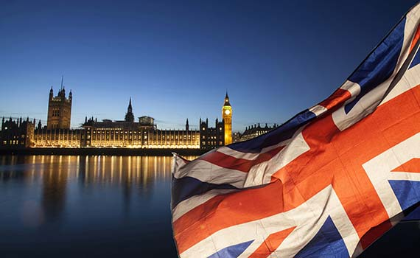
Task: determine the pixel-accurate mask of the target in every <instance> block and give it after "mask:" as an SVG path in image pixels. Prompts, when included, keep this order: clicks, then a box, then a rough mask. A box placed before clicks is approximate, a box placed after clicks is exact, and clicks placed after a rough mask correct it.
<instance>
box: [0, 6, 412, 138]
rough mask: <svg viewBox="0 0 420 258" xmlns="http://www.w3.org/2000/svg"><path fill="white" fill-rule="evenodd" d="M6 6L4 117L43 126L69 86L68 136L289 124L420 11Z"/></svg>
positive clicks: (1, 57)
mask: <svg viewBox="0 0 420 258" xmlns="http://www.w3.org/2000/svg"><path fill="white" fill-rule="evenodd" d="M87 2H88V1H74V0H73V1H58V0H54V1H12V0H1V1H0V89H1V92H0V116H7V117H9V116H12V117H20V116H23V117H26V116H29V117H31V118H36V119H42V120H43V122H45V121H46V118H47V108H48V93H49V89H50V87H51V86H53V88H54V95H55V94H56V93H57V91H58V89H59V88H60V83H61V76H62V75H64V86H65V88H66V91H67V93H68V91H69V90H70V89H71V90H72V91H73V108H72V126H73V127H77V126H80V124H81V123H82V122H83V121H84V117H85V116H94V117H97V118H98V120H101V119H113V120H123V119H124V115H125V112H126V109H127V105H128V101H129V99H130V97H131V98H132V103H133V112H134V115H135V117H139V116H143V115H149V116H152V117H154V118H155V119H156V123H157V124H158V128H182V127H183V126H184V124H185V120H186V118H189V121H190V125H191V126H192V127H193V128H197V125H198V120H199V119H200V118H202V119H205V118H209V120H210V121H211V123H212V124H213V121H214V119H215V118H217V117H219V118H220V117H221V107H222V104H223V99H224V96H225V92H226V90H227V91H228V92H229V96H230V103H231V104H232V108H233V130H234V131H243V130H244V128H245V126H249V125H251V124H253V123H270V124H272V123H282V122H284V121H286V120H287V119H289V118H290V117H292V116H293V115H294V114H296V113H297V112H299V111H301V110H303V109H305V108H308V107H310V106H312V105H314V104H316V103H318V102H320V101H321V100H323V99H324V98H326V97H327V96H328V95H330V94H331V93H332V92H333V91H334V90H335V89H336V88H338V87H339V86H340V85H341V84H342V83H343V82H344V81H345V80H346V78H347V77H348V76H349V75H350V74H351V73H352V71H353V70H354V69H355V68H356V67H357V66H358V65H359V64H360V63H361V62H362V60H363V59H364V58H365V57H366V56H367V54H369V52H370V51H371V50H372V49H373V48H374V47H375V46H376V45H377V44H378V43H379V42H380V40H381V39H382V38H383V37H384V36H385V35H386V34H387V33H388V32H389V31H390V30H391V28H392V27H393V26H394V25H395V24H396V23H397V22H398V21H399V20H400V18H401V17H402V16H403V15H404V14H405V13H406V12H407V11H408V10H409V9H410V7H412V6H413V5H414V4H415V3H416V2H417V1H414V0H413V1H409V0H405V1H404V0H390V1H384V0H375V1H374V0H372V1H367V0H365V1H362V0H360V1H345V2H343V1H333V0H329V1H228V0H220V1H205V0H198V1H170V0H168V1H157V0H153V1H104V0H101V1H89V3H87Z"/></svg>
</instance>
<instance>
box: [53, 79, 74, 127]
mask: <svg viewBox="0 0 420 258" xmlns="http://www.w3.org/2000/svg"><path fill="white" fill-rule="evenodd" d="M72 98H73V94H72V92H71V91H70V93H69V97H68V98H66V90H65V89H64V86H63V80H61V89H60V90H59V91H58V95H57V96H56V97H54V93H53V88H52V87H51V90H50V96H49V99H48V117H47V129H70V121H71V104H72Z"/></svg>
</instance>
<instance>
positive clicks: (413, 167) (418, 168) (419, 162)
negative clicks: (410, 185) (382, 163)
mask: <svg viewBox="0 0 420 258" xmlns="http://www.w3.org/2000/svg"><path fill="white" fill-rule="evenodd" d="M392 172H411V173H420V159H418V158H414V159H410V160H409V161H407V162H406V163H404V164H402V165H401V166H399V167H397V168H395V169H393V170H392Z"/></svg>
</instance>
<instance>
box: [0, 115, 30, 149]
mask: <svg viewBox="0 0 420 258" xmlns="http://www.w3.org/2000/svg"><path fill="white" fill-rule="evenodd" d="M34 124H35V121H34V122H33V123H32V122H30V121H29V118H27V119H26V120H22V118H19V119H17V118H16V119H12V118H9V119H7V120H5V118H4V117H3V119H2V124H1V131H0V147H3V148H8V147H13V148H16V147H18V148H25V147H31V141H32V139H33V136H34Z"/></svg>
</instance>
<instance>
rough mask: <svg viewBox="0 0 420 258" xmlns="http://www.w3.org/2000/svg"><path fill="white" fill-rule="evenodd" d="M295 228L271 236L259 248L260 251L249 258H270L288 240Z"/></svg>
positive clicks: (256, 251)
mask: <svg viewBox="0 0 420 258" xmlns="http://www.w3.org/2000/svg"><path fill="white" fill-rule="evenodd" d="M295 228H296V227H291V228H288V229H285V230H282V231H279V232H276V233H273V234H271V235H269V236H268V237H267V239H266V240H265V241H264V242H263V243H262V244H261V245H260V246H259V247H258V249H257V250H255V252H254V253H253V254H252V255H251V256H249V258H266V257H268V256H269V255H270V254H271V253H273V252H274V251H276V249H277V248H278V247H279V246H280V245H281V243H283V241H284V239H286V237H287V236H288V235H290V233H292V231H293V230H294V229H295Z"/></svg>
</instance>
